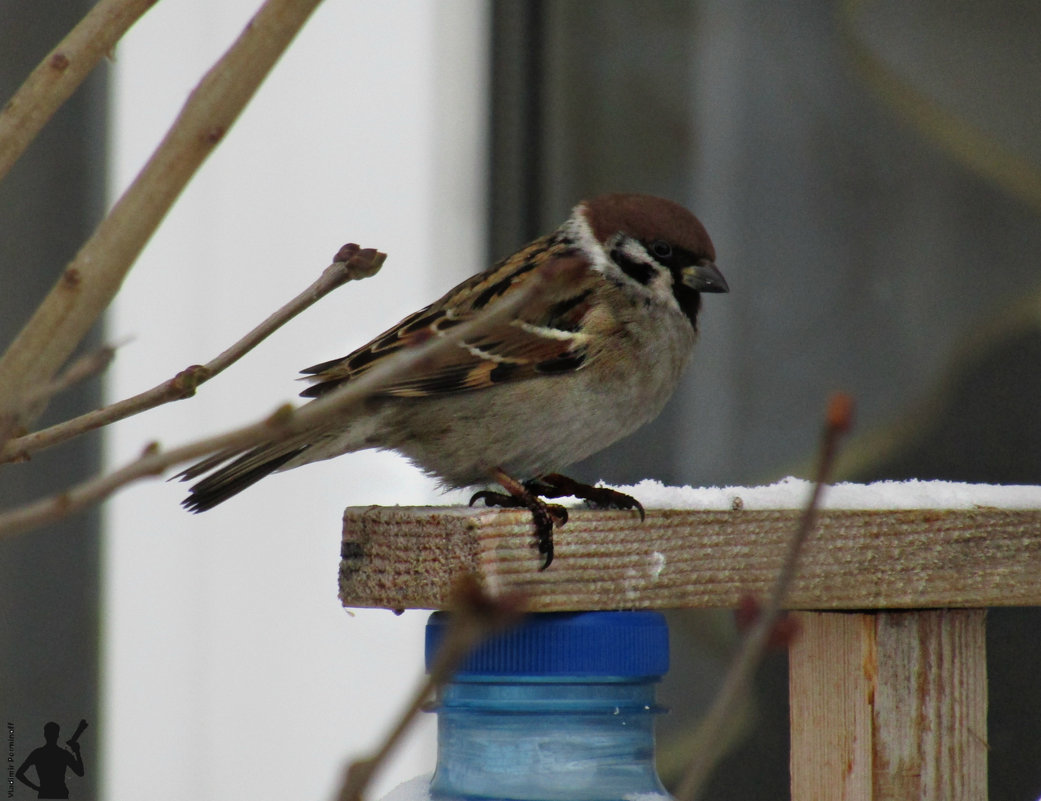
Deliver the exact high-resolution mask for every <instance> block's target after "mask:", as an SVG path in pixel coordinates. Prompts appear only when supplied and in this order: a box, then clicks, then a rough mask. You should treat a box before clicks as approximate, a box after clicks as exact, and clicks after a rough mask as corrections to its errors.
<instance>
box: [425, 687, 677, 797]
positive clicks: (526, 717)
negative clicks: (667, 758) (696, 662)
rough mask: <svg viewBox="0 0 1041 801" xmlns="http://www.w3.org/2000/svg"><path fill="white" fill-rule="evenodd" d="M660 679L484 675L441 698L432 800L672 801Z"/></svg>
mask: <svg viewBox="0 0 1041 801" xmlns="http://www.w3.org/2000/svg"><path fill="white" fill-rule="evenodd" d="M655 682H656V678H647V679H632V678H626V679H612V678H599V679H591V680H571V679H565V680H561V679H559V678H555V679H547V678H543V677H518V676H509V677H502V678H494V677H481V678H480V679H476V680H465V681H456V682H454V683H451V684H449V685H447V686H446V687H445V688H444V689H443V690H442V692H441V694H440V697H439V699H438V707H437V710H436V711H437V715H438V760H437V770H436V771H435V773H434V778H433V781H432V783H431V787H430V790H431V795H432V796H433V798H435V799H438V798H468V799H512V800H515V801H612V800H614V799H619V800H620V799H623V798H632V797H633V796H636V795H641V794H646V795H647V796H657V797H660V798H662V799H667V798H668V797H669V796H668V795H667V794H666V792H665V789H664V787H663V786H662V784H661V782H660V780H659V779H658V774H657V771H656V769H655V765H654V732H653V723H654V717H655V714H656V713H657V712H658V711H660V710H659V708H658V707H657V706H656V703H655V697H654V684H655Z"/></svg>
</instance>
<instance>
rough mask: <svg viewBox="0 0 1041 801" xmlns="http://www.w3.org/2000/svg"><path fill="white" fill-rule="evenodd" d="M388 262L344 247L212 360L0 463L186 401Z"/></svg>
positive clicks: (20, 445)
mask: <svg viewBox="0 0 1041 801" xmlns="http://www.w3.org/2000/svg"><path fill="white" fill-rule="evenodd" d="M386 258H387V254H386V253H381V252H379V251H377V250H374V249H372V248H365V249H364V250H363V249H361V248H359V247H358V246H357V245H355V244H353V243H351V244H347V245H344V246H343V247H342V248H340V251H339V252H338V253H337V254H336V256H335V257H334V261H333V263H332V264H331V265H329V266H328V267H326V268H325V270H324V271H323V272H322V275H321V277H319V278H318V280H317V281H315V282H314V283H313V284H311V286H309V287H308V288H307V289H305V290H304V291H303V292H301V293H300V294H299V295H297V296H296V297H295V298H293V300H291V301H290V302H289V303H287V304H286V305H285V306H283V307H282V308H281V309H279V310H278V311H276V312H275V313H274V314H272V315H271V316H270V317H268V318H267V319H266V320H264V322H262V323H261V324H260V325H258V326H257V327H256V328H254V329H253V330H252V331H250V332H249V333H248V334H246V336H244V337H243V338H242V339H240V340H239V341H238V342H236V343H235V344H234V345H232V346H231V347H230V348H228V349H227V350H225V351H224V352H223V353H221V354H220V355H219V356H217V357H216V358H215V359H212V360H211V361H209V362H207V363H206V364H204V365H199V364H193V365H191V366H189V367H186V368H185V369H184V370H182V371H181V372H179V373H178V374H177V375H175V376H174V377H173V378H170V379H168V380H166V381H164V382H163V383H161V384H159V385H157V386H154V387H152V388H151V389H149V390H146V391H145V392H142V393H139V394H137V395H134V396H133V397H131V398H126V399H124V400H121V401H118V402H116V403H113V404H110V405H108V406H106V407H104V408H102V409H95V410H94V411H91V412H87V413H86V414H83V415H80V416H79V417H75V418H73V419H71V420H66V421H64V422H61V423H58V424H57V425H53V426H51V427H49V428H45V429H43V430H41V431H35V432H33V433H32V434H26V435H25V436H22V437H18V438H16V439H11V440H10V441H9V442H8V443H7V444H6V445H4V446H3V448H2V449H0V464H2V463H4V462H15V461H23V460H25V459H28V458H29V456H30V455H32V454H33V453H35V452H37V451H40V450H43V449H44V448H49V447H51V446H53V445H57V444H59V443H61V442H65V441H67V440H69V439H72V438H73V437H76V436H79V435H80V434H83V433H85V432H87V431H92V430H93V429H96V428H100V427H101V426H105V425H108V424H109V423H114V422H116V421H117V420H123V419H125V418H127V417H130V416H132V415H135V414H139V413H140V412H143V411H146V410H148V409H152V408H155V407H156V406H160V405H162V404H164V403H169V402H170V401H175V400H183V399H184V398H190V397H191V396H192V395H194V394H195V390H196V388H197V387H198V386H199V385H200V384H202V383H204V382H206V381H209V380H210V379H211V378H213V377H214V376H215V375H217V374H218V373H220V372H221V371H222V370H225V369H227V368H228V367H230V366H231V365H232V364H234V363H235V362H236V361H238V360H239V359H241V358H242V357H243V356H244V355H245V354H246V353H248V352H249V351H250V350H252V349H253V348H255V347H256V346H257V345H259V344H260V343H261V342H263V341H264V339H266V338H267V337H268V336H270V335H271V334H272V333H274V332H275V331H276V330H277V329H278V328H280V327H281V326H283V325H285V324H286V323H287V322H289V321H290V320H292V319H293V318H294V317H296V316H297V315H298V314H300V312H302V311H304V310H305V309H307V308H308V307H309V306H311V305H312V304H314V303H316V302H317V301H319V300H320V299H321V298H323V297H325V295H327V294H329V293H330V292H332V291H333V290H334V289H336V288H337V287H340V286H343V284H345V283H347V282H348V281H354V280H359V279H362V278H368V277H369V276H371V275H375V274H376V273H377V272H378V271H379V269H380V267H381V266H382V265H383V262H384V260H385V259H386Z"/></svg>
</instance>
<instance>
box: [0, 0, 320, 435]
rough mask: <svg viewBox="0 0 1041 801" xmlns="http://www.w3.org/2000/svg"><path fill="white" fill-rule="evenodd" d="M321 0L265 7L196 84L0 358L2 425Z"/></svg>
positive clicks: (61, 357)
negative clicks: (146, 158)
mask: <svg viewBox="0 0 1041 801" xmlns="http://www.w3.org/2000/svg"><path fill="white" fill-rule="evenodd" d="M320 1H321V0H266V2H265V3H264V5H263V6H262V8H261V9H260V11H259V12H257V14H256V16H255V17H253V19H251V20H250V21H249V23H248V24H247V25H246V27H245V29H244V30H243V32H242V33H241V34H240V35H239V37H238V39H237V40H236V41H235V43H234V44H233V45H232V46H231V48H230V49H229V50H228V51H227V52H226V53H225V54H224V56H223V57H221V59H220V60H219V61H218V62H217V63H216V64H215V65H214V66H213V67H212V68H211V69H210V71H209V72H207V73H206V75H205V76H204V77H203V79H202V81H200V83H199V85H198V86H197V87H196V88H195V90H194V91H193V92H192V93H191V95H190V96H189V98H188V101H187V102H186V103H185V105H184V107H183V108H182V109H181V113H180V115H179V116H178V118H177V120H176V122H175V123H174V125H173V127H172V128H171V129H170V130H169V132H168V133H167V134H166V137H165V138H164V139H163V141H162V143H161V144H160V145H159V147H158V149H157V150H156V151H155V153H153V154H152V157H151V158H150V159H149V161H148V163H147V164H146V165H145V167H144V169H142V170H141V172H140V174H139V175H138V176H137V178H136V179H134V182H133V183H132V184H131V185H130V187H129V188H128V189H127V191H126V192H125V193H124V194H123V196H122V197H121V198H120V199H119V201H118V202H117V203H116V205H115V206H114V207H113V209H112V211H111V212H110V213H109V215H108V217H106V218H105V219H104V220H103V221H102V222H101V224H100V225H99V226H98V228H97V230H96V231H95V232H94V234H93V235H92V236H91V238H90V239H89V240H88V241H87V242H86V243H85V244H84V245H83V247H82V248H81V249H80V251H79V253H77V254H76V257H75V258H74V259H73V260H72V262H71V263H70V264H69V265H68V267H66V268H65V270H64V271H63V272H62V275H61V277H60V278H59V279H58V281H57V282H56V283H55V285H54V286H53V287H52V289H51V291H50V292H49V293H48V294H47V297H46V298H44V300H43V302H42V303H41V304H40V306H39V308H38V309H37V310H36V312H35V313H34V314H33V316H32V317H31V318H30V319H29V322H28V323H26V325H25V327H24V328H23V329H22V331H21V332H20V333H19V334H18V336H17V338H16V339H15V341H14V342H13V343H12V344H11V346H10V347H9V348H8V349H7V352H6V353H5V354H4V355H3V357H2V358H0V418H3V417H7V416H12V415H13V416H14V417H15V420H14V422H13V424H12V425H11V426H9V427H10V428H13V429H21V430H28V429H29V427H30V426H31V424H32V421H33V420H34V419H36V418H37V417H38V416H39V414H40V413H41V412H42V411H43V406H44V404H37V405H36V407H34V408H28V409H26V408H22V406H21V404H22V402H23V399H24V397H25V395H26V391H27V389H28V387H30V386H32V385H34V384H36V385H39V384H41V383H44V382H46V381H49V380H50V379H51V377H52V376H54V375H55V373H57V372H58V370H59V369H60V368H61V366H62V365H63V364H64V363H65V361H66V360H67V359H68V358H69V355H70V354H71V353H72V352H73V351H74V350H75V349H76V348H77V347H78V346H79V344H80V342H81V341H82V339H83V337H84V336H85V335H86V334H87V332H88V331H89V330H90V328H91V326H92V325H93V324H94V322H95V321H96V320H97V318H98V317H99V316H100V315H101V313H102V312H103V311H104V310H105V308H106V307H107V306H108V305H109V303H110V302H111V300H112V298H113V297H114V296H115V294H116V292H117V291H118V290H119V287H120V285H121V284H122V282H123V279H124V278H125V277H126V274H127V272H128V271H129V270H130V267H131V265H132V264H133V263H134V261H135V259H136V258H137V256H138V254H139V253H140V252H141V249H142V248H143V247H144V246H145V243H146V242H147V241H148V239H149V238H150V237H151V235H152V232H153V231H155V229H156V227H157V226H158V225H159V222H160V221H161V220H162V218H163V217H164V215H165V214H166V212H167V211H168V210H169V208H170V206H171V205H173V202H174V201H175V200H176V199H177V197H178V195H179V194H180V193H181V190H182V189H184V187H185V185H186V184H187V183H188V180H189V179H190V178H191V177H192V175H194V174H195V171H196V170H197V169H198V168H199V165H201V164H202V162H203V161H204V160H205V158H206V156H208V155H209V154H210V153H211V152H212V151H213V149H214V148H215V147H216V146H217V143H218V142H220V141H221V139H223V137H224V135H225V134H226V133H227V132H228V129H229V128H230V127H231V125H232V124H233V123H234V122H235V120H236V118H237V117H238V115H239V113H240V112H241V111H242V109H243V108H244V107H245V105H246V103H247V102H248V101H249V99H250V98H251V97H252V96H253V93H254V92H255V91H256V90H257V88H258V87H259V85H260V82H261V81H262V80H263V79H264V77H265V76H266V75H267V73H268V71H269V70H270V69H271V67H272V66H274V63H275V61H276V60H277V59H278V58H279V56H280V55H281V54H282V51H283V50H284V49H285V48H286V47H287V46H288V45H289V42H290V41H291V40H292V39H293V36H294V35H295V34H296V32H297V31H298V30H299V29H300V27H301V26H302V25H303V24H304V22H305V21H306V20H307V18H308V17H309V16H310V14H311V12H312V11H313V10H314V9H315V7H316V6H317V5H318V3H319V2H320Z"/></svg>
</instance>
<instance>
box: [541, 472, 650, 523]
mask: <svg viewBox="0 0 1041 801" xmlns="http://www.w3.org/2000/svg"><path fill="white" fill-rule="evenodd" d="M524 486H525V487H526V488H527V489H528V491H529V492H532V493H535V494H538V495H542V496H543V497H546V498H562V497H564V496H565V495H570V496H573V497H575V498H581V499H582V500H583V501H586V502H587V503H588V504H589V505H590V506H593V507H595V508H597V509H635V510H636V511H637V512H639V513H640V520H644V519H645V518H646V513H645V512H644V510H643V504H641V503H640V502H639V501H638V500H636V498H634V497H633V496H632V495H626V494H625V493H624V492H619V491H618V490H613V489H610V488H608V487H594V486H592V485H591V484H583V483H581V482H579V481H575V480H574V479H571V478H568V477H567V476H562V475H561V474H560V473H549V474H548V475H545V476H543V477H542V478H537V479H534V480H533V481H527V482H525V484H524Z"/></svg>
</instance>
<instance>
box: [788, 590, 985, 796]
mask: <svg viewBox="0 0 1041 801" xmlns="http://www.w3.org/2000/svg"><path fill="white" fill-rule="evenodd" d="M985 614H986V613H985V611H983V610H976V609H964V610H930V611H916V612H877V613H866V614H865V613H848V614H847V613H840V612H801V613H798V614H797V620H798V621H799V624H800V626H801V627H802V631H801V634H800V636H799V637H798V639H797V640H796V642H795V644H794V645H793V647H792V648H791V650H790V666H791V670H790V690H789V692H790V700H791V737H792V744H791V771H792V799H793V801H839V800H840V799H842V800H843V801H845V800H846V799H849V801H897V800H899V801H912V799H913V801H961V800H962V799H964V801H982V799H986V797H987V743H986V736H987V728H986V727H987V683H986V653H985V637H984V634H985V631H984V626H985Z"/></svg>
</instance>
